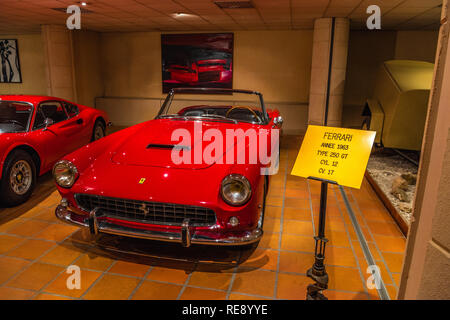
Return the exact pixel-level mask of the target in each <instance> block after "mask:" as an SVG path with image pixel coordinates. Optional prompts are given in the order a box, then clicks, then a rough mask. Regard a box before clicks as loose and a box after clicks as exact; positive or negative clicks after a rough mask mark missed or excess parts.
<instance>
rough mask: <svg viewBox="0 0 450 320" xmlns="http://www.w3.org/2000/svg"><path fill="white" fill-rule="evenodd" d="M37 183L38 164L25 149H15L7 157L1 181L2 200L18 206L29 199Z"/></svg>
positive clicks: (4, 202)
mask: <svg viewBox="0 0 450 320" xmlns="http://www.w3.org/2000/svg"><path fill="white" fill-rule="evenodd" d="M35 185H36V165H35V163H34V161H33V158H32V157H31V155H30V154H29V153H28V152H26V151H24V150H15V151H13V152H11V153H10V154H9V155H8V157H7V158H6V161H5V164H4V167H3V173H2V180H1V181H0V202H2V204H3V205H6V206H16V205H19V204H21V203H24V202H25V201H27V200H28V199H29V198H30V196H31V194H32V193H33V190H34V187H35Z"/></svg>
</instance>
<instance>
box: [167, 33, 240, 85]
mask: <svg viewBox="0 0 450 320" xmlns="http://www.w3.org/2000/svg"><path fill="white" fill-rule="evenodd" d="M161 57H162V87H163V93H167V92H169V91H170V89H172V88H217V91H216V90H213V91H212V92H211V93H216V94H217V93H222V92H221V91H220V89H232V88H233V33H195V34H162V35H161Z"/></svg>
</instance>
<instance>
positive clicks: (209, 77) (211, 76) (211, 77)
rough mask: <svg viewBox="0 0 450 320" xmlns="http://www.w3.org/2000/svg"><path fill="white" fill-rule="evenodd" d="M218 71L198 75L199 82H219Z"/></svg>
mask: <svg viewBox="0 0 450 320" xmlns="http://www.w3.org/2000/svg"><path fill="white" fill-rule="evenodd" d="M219 80H220V71H205V72H199V73H198V81H199V82H209V81H219Z"/></svg>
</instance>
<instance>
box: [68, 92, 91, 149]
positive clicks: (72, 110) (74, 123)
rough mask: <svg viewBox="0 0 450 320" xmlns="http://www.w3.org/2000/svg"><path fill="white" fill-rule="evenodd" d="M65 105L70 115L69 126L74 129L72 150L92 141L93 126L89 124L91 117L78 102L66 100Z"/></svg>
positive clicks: (72, 131) (72, 132)
mask: <svg viewBox="0 0 450 320" xmlns="http://www.w3.org/2000/svg"><path fill="white" fill-rule="evenodd" d="M63 105H64V108H65V109H66V112H67V115H68V117H69V120H68V127H70V128H71V129H74V130H71V131H70V133H71V136H72V143H73V144H72V145H71V146H70V149H71V151H69V152H72V151H74V150H76V149H78V148H81V147H82V146H84V145H86V144H88V143H89V142H90V141H91V137H92V128H90V127H89V126H88V122H89V119H88V118H87V117H86V115H85V114H83V112H81V111H80V109H79V108H78V106H77V105H76V104H73V103H70V102H66V101H64V102H63Z"/></svg>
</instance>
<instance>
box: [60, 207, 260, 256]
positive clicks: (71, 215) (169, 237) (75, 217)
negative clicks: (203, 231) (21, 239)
mask: <svg viewBox="0 0 450 320" xmlns="http://www.w3.org/2000/svg"><path fill="white" fill-rule="evenodd" d="M62 202H63V201H62ZM64 204H65V203H64ZM96 211H97V210H96V209H94V210H92V211H91V212H90V213H89V215H81V214H78V213H75V212H73V211H71V210H69V208H68V207H67V206H65V205H61V204H60V205H58V206H57V207H56V211H55V215H56V217H57V218H58V219H60V220H62V221H64V222H67V223H70V224H73V225H76V226H78V227H88V228H89V231H90V233H91V234H93V235H96V234H99V233H107V234H113V235H118V236H125V237H131V238H140V239H149V240H158V241H168V242H179V243H181V244H182V245H183V246H184V247H189V246H190V245H191V244H207V245H230V246H238V245H246V244H251V243H253V242H256V241H258V240H259V239H261V237H262V234H263V231H262V229H261V228H256V229H254V230H252V231H248V232H246V233H245V234H244V235H243V236H239V237H235V236H227V237H224V238H219V239H216V238H211V237H208V236H205V235H200V234H197V233H196V232H195V230H194V228H193V227H191V226H189V220H188V219H186V220H184V221H183V223H182V225H181V232H180V233H175V232H163V231H153V230H143V229H135V228H129V227H125V226H121V225H117V224H113V223H109V222H107V221H101V220H99V219H98V218H97V212H96Z"/></svg>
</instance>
